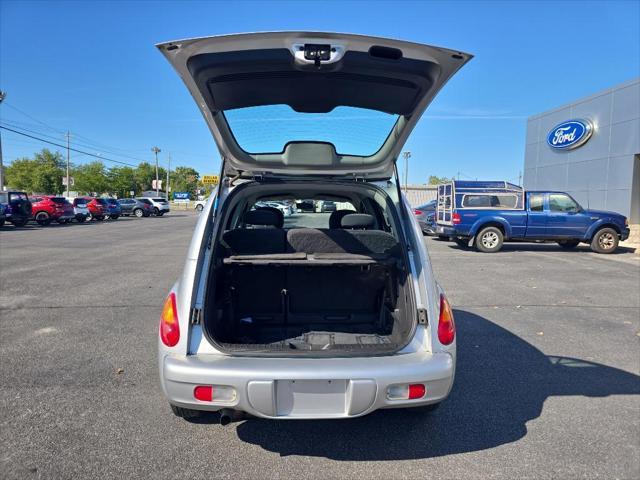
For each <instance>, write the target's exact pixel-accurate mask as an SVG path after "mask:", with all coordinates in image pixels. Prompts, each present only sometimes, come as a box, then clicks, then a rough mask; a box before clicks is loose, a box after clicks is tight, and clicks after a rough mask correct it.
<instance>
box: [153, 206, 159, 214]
mask: <svg viewBox="0 0 640 480" xmlns="http://www.w3.org/2000/svg"><path fill="white" fill-rule="evenodd" d="M153 214H154V215H159V214H160V210H158V207H153Z"/></svg>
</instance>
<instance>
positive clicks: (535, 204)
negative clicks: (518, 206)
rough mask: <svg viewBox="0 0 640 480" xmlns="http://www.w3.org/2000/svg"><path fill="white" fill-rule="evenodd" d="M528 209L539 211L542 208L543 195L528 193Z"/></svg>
mask: <svg viewBox="0 0 640 480" xmlns="http://www.w3.org/2000/svg"><path fill="white" fill-rule="evenodd" d="M529 210H530V211H532V212H541V211H542V210H544V197H543V196H542V195H530V196H529Z"/></svg>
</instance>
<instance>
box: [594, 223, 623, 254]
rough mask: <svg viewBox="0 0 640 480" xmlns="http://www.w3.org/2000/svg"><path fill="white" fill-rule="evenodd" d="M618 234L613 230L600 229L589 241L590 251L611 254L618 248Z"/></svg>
mask: <svg viewBox="0 0 640 480" xmlns="http://www.w3.org/2000/svg"><path fill="white" fill-rule="evenodd" d="M618 241H619V239H618V232H616V231H615V230H614V229H613V228H602V229H600V230H598V231H597V232H596V234H595V235H594V236H593V239H591V250H593V251H594V252H597V253H613V252H615V251H616V249H617V248H618Z"/></svg>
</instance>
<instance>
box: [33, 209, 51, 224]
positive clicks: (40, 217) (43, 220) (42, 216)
mask: <svg viewBox="0 0 640 480" xmlns="http://www.w3.org/2000/svg"><path fill="white" fill-rule="evenodd" d="M35 219H36V222H38V225H41V226H43V227H45V226H47V225H49V224H50V223H51V217H50V216H49V214H48V213H47V212H38V213H36V216H35Z"/></svg>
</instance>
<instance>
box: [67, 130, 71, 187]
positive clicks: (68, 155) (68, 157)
mask: <svg viewBox="0 0 640 480" xmlns="http://www.w3.org/2000/svg"><path fill="white" fill-rule="evenodd" d="M70 139H71V134H70V133H69V130H67V198H68V197H69V159H70V156H71V153H70V146H69V141H70Z"/></svg>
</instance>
